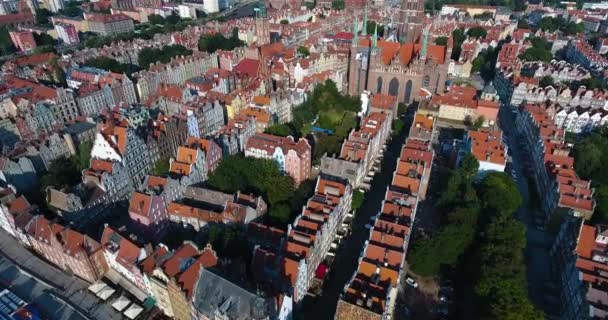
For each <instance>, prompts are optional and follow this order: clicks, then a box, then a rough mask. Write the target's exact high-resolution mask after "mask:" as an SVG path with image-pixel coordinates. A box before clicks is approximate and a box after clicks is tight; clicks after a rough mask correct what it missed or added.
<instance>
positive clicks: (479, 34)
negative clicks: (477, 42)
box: [467, 27, 488, 38]
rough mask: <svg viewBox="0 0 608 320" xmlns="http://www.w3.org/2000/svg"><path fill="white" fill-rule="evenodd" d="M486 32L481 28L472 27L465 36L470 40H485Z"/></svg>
mask: <svg viewBox="0 0 608 320" xmlns="http://www.w3.org/2000/svg"><path fill="white" fill-rule="evenodd" d="M487 34H488V31H487V30H486V29H484V28H482V27H473V28H470V29H469V30H467V36H469V37H472V38H485V37H486V35H487Z"/></svg>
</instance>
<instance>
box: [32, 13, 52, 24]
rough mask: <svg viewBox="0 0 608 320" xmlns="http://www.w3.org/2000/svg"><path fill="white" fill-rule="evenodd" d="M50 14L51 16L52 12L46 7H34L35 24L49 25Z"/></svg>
mask: <svg viewBox="0 0 608 320" xmlns="http://www.w3.org/2000/svg"><path fill="white" fill-rule="evenodd" d="M51 16H53V13H52V12H50V11H49V10H47V9H36V24H37V25H39V26H45V27H47V26H50V25H51V19H50V18H51Z"/></svg>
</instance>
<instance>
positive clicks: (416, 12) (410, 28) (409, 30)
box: [399, 0, 424, 43]
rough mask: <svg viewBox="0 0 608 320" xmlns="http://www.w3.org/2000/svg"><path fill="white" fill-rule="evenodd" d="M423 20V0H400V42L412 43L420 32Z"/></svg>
mask: <svg viewBox="0 0 608 320" xmlns="http://www.w3.org/2000/svg"><path fill="white" fill-rule="evenodd" d="M423 20H424V0H402V2H401V14H400V16H399V22H400V24H401V28H400V29H401V31H400V34H399V41H400V42H401V43H414V42H416V40H418V38H419V37H420V35H421V33H422V23H423Z"/></svg>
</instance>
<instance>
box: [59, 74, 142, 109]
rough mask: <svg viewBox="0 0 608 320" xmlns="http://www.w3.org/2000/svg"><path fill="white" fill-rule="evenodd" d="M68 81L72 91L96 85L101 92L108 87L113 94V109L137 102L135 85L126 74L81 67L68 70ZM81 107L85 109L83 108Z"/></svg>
mask: <svg viewBox="0 0 608 320" xmlns="http://www.w3.org/2000/svg"><path fill="white" fill-rule="evenodd" d="M66 81H67V84H68V87H70V88H72V89H79V88H81V87H83V86H90V85H96V86H98V87H99V88H100V90H102V89H103V88H104V87H106V86H107V87H109V88H110V90H109V92H111V99H112V101H113V104H112V105H111V106H112V107H113V106H114V105H115V104H120V103H126V104H131V103H136V102H137V96H136V94H135V85H134V84H133V81H131V79H129V77H127V76H126V75H125V74H124V73H123V74H119V73H115V72H111V71H107V70H103V69H99V68H93V67H85V66H81V67H75V68H72V69H70V70H68V72H66ZM89 90H90V89H89ZM108 98H109V97H108ZM108 98H105V99H108ZM79 107H80V108H83V107H81V106H79Z"/></svg>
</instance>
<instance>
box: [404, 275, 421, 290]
mask: <svg viewBox="0 0 608 320" xmlns="http://www.w3.org/2000/svg"><path fill="white" fill-rule="evenodd" d="M405 282H406V283H407V284H409V285H410V286H412V287H414V288H418V282H416V280H414V278H412V277H407V278H406V279H405Z"/></svg>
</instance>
